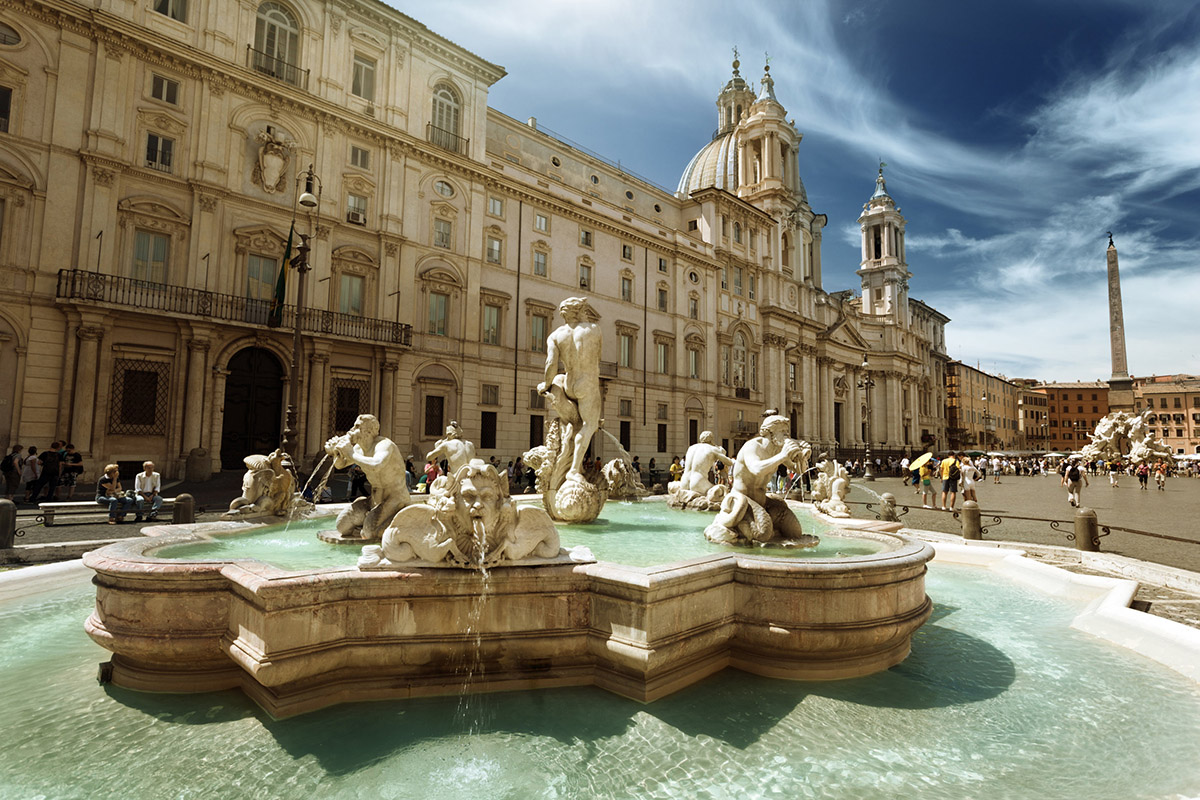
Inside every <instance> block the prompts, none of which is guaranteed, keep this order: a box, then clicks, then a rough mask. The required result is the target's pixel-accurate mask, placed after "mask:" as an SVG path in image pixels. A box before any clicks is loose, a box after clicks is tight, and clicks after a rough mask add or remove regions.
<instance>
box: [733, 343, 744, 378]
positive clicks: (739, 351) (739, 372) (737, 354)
mask: <svg viewBox="0 0 1200 800" xmlns="http://www.w3.org/2000/svg"><path fill="white" fill-rule="evenodd" d="M733 385H734V386H738V387H742V386H745V385H746V337H745V336H743V335H742V334H741V333H735V334H734V335H733Z"/></svg>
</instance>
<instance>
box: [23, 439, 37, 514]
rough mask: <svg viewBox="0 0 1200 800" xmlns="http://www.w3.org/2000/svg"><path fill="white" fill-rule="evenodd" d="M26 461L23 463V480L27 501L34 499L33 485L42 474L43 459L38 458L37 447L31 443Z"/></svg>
mask: <svg viewBox="0 0 1200 800" xmlns="http://www.w3.org/2000/svg"><path fill="white" fill-rule="evenodd" d="M26 452H27V455H26V456H25V461H24V462H23V463H22V464H21V482H22V483H24V484H25V502H26V503H28V502H29V501H31V500H32V499H33V487H34V485H35V484H36V483H37V481H38V476H39V475H41V474H42V460H41V459H40V458H38V454H37V452H38V451H37V448H36V447H34V446H33V445H29V450H28V451H26Z"/></svg>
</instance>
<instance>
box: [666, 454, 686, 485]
mask: <svg viewBox="0 0 1200 800" xmlns="http://www.w3.org/2000/svg"><path fill="white" fill-rule="evenodd" d="M667 470H668V471H669V472H670V473H671V481H672V482H676V481H678V480H679V479H680V478H682V477H683V464H680V463H679V456H675V458H673V459H671V466H669V467H667Z"/></svg>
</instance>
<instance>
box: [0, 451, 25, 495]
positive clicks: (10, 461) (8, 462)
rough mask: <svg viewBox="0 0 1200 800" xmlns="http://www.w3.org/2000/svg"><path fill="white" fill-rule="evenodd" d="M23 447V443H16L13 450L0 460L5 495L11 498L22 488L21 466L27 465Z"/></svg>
mask: <svg viewBox="0 0 1200 800" xmlns="http://www.w3.org/2000/svg"><path fill="white" fill-rule="evenodd" d="M23 449H24V448H23V447H21V445H19V444H14V445H13V447H12V452H10V453H9V454H8V455H6V456H5V457H4V460H3V461H0V473H2V474H3V476H4V496H5V497H6V498H8V499H9V500H12V499H13V495H15V494H16V493H17V489H19V488H21V467H23V466H24V465H25V459H24V458H23V457H22V456H21V451H22V450H23Z"/></svg>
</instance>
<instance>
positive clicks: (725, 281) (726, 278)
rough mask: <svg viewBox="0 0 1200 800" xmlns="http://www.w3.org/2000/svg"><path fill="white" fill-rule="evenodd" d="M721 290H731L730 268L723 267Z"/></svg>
mask: <svg viewBox="0 0 1200 800" xmlns="http://www.w3.org/2000/svg"><path fill="white" fill-rule="evenodd" d="M721 288H722V289H728V288H729V267H721Z"/></svg>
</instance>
